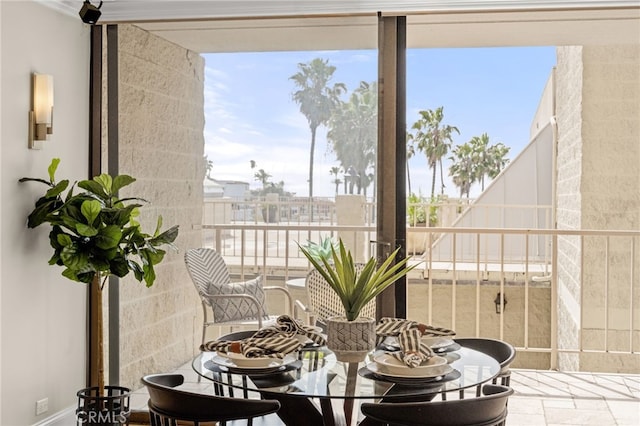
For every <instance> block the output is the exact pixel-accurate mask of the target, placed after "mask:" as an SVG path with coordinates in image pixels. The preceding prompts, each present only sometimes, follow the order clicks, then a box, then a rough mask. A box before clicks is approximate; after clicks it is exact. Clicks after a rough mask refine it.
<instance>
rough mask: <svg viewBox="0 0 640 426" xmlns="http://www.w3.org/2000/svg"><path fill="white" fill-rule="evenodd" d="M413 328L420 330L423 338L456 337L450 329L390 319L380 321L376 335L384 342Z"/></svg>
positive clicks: (400, 319)
mask: <svg viewBox="0 0 640 426" xmlns="http://www.w3.org/2000/svg"><path fill="white" fill-rule="evenodd" d="M413 328H415V329H418V330H419V331H420V333H421V335H422V336H431V337H437V336H455V335H456V332H455V331H453V330H449V329H448V328H442V327H433V326H431V325H426V324H421V323H419V322H417V321H411V320H407V319H402V318H390V317H385V318H382V319H380V321H379V322H378V324H377V325H376V334H377V335H378V340H380V341H382V340H384V338H385V337H387V336H397V335H398V334H400V333H401V332H403V331H405V330H409V329H413Z"/></svg>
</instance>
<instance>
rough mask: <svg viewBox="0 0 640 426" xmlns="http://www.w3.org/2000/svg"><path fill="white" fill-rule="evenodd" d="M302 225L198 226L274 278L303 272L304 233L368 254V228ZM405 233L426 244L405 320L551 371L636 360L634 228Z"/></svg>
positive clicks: (243, 262) (236, 261)
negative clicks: (498, 344)
mask: <svg viewBox="0 0 640 426" xmlns="http://www.w3.org/2000/svg"><path fill="white" fill-rule="evenodd" d="M327 211H329V210H327ZM314 216H315V215H314ZM315 217H316V218H318V216H315ZM302 222H303V221H301V222H300V224H298V223H291V222H285V223H280V222H278V223H264V222H257V221H254V223H246V222H239V223H226V224H205V225H203V226H202V228H203V241H204V242H205V245H206V246H209V247H214V248H216V250H218V251H219V252H220V253H222V255H223V256H224V257H225V260H226V261H227V263H228V264H229V265H230V268H231V270H232V273H235V274H237V275H238V276H240V277H243V278H244V276H245V275H255V274H262V275H264V276H265V279H266V280H268V281H271V282H280V283H284V282H286V281H287V280H289V279H291V278H299V277H304V276H305V275H306V272H307V271H308V269H309V267H310V265H309V263H308V261H307V260H306V258H305V257H304V256H303V255H302V254H301V253H300V251H299V249H298V243H299V244H304V243H306V242H307V240H312V241H319V240H320V238H321V237H325V236H331V237H334V238H337V237H340V238H342V239H343V240H349V241H351V242H352V244H356V246H357V247H356V248H355V252H357V256H360V257H361V258H363V259H364V258H367V257H369V256H372V255H375V253H374V250H375V246H374V244H370V242H371V241H375V240H376V229H375V226H373V225H364V226H338V225H335V224H334V223H333V221H327V222H326V223H314V224H308V223H302ZM407 236H408V239H409V238H411V237H417V238H418V239H420V240H421V241H424V242H425V244H424V247H425V248H426V249H425V250H424V251H423V252H422V253H420V254H414V255H413V256H412V260H411V262H419V263H420V265H419V266H418V267H417V268H416V269H415V270H414V271H413V272H412V274H411V275H410V276H409V280H408V283H409V286H408V296H409V297H408V313H409V314H408V315H409V316H410V318H412V319H416V320H420V321H424V322H427V323H429V324H436V325H440V326H444V327H450V328H452V329H455V330H456V331H457V333H458V335H460V336H484V337H495V338H501V339H505V340H508V341H510V342H512V343H513V344H515V345H516V347H517V348H518V350H519V356H518V358H519V361H520V362H522V366H524V367H528V368H540V369H544V368H556V367H558V360H562V359H563V357H564V358H571V357H579V358H580V361H578V365H589V363H590V362H591V361H589V359H588V357H589V356H590V355H594V356H596V357H597V356H602V355H613V356H619V357H622V358H620V361H619V364H620V365H621V366H622V367H621V368H622V370H621V371H624V368H625V365H627V366H628V365H629V363H631V364H634V363H635V364H636V366H637V362H638V354H639V353H640V302H639V301H638V297H639V295H640V276H639V274H640V272H639V271H640V253H639V251H638V247H640V231H609V230H553V229H524V228H486V227H485V228H479V227H465V228H462V227H408V228H407ZM443 238H446V239H448V243H447V244H438V243H439V242H442V241H443ZM498 294H500V295H502V296H503V297H504V298H505V299H506V302H504V301H502V302H501V303H500V298H499V297H498ZM496 300H498V305H499V306H498V307H500V308H502V313H500V314H497V313H496V306H495V305H496V304H495V303H494V301H496ZM505 303H506V304H505ZM625 357H631V361H629V360H627V358H625ZM594 359H595V358H594ZM561 362H562V361H561ZM593 362H596V363H597V361H593ZM569 363H571V361H569ZM586 368H589V369H590V370H591V371H598V368H597V366H595V367H594V366H592V365H589V367H586ZM607 371H611V366H607Z"/></svg>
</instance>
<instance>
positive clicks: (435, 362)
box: [373, 354, 451, 377]
mask: <svg viewBox="0 0 640 426" xmlns="http://www.w3.org/2000/svg"><path fill="white" fill-rule="evenodd" d="M373 361H374V363H375V364H376V365H378V366H379V367H380V368H379V370H380V371H383V372H387V373H388V374H393V375H397V376H398V377H435V376H442V375H444V374H447V372H448V371H451V367H450V366H449V365H448V363H447V359H446V358H443V357H441V356H437V355H436V356H432V357H431V358H429V359H428V360H427V361H425V362H423V363H422V364H421V365H419V366H417V367H409V366H408V365H406V364H405V363H404V362H402V361H400V360H399V359H397V358H396V357H395V356H393V355H391V354H380V355H377V356H376V357H374V358H373Z"/></svg>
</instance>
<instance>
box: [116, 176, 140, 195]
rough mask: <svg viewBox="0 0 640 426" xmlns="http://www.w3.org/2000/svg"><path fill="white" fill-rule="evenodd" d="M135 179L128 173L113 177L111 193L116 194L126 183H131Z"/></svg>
mask: <svg viewBox="0 0 640 426" xmlns="http://www.w3.org/2000/svg"><path fill="white" fill-rule="evenodd" d="M135 181H136V180H135V178H132V177H131V176H129V175H118V176H116V177H114V178H113V184H112V185H111V194H117V193H118V191H120V189H122V188H124V187H125V186H127V185H131V184H132V183H133V182H135Z"/></svg>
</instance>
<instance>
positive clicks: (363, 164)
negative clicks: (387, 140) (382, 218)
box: [327, 81, 378, 195]
mask: <svg viewBox="0 0 640 426" xmlns="http://www.w3.org/2000/svg"><path fill="white" fill-rule="evenodd" d="M377 121H378V89H377V84H376V83H375V82H373V83H366V82H364V81H361V82H360V86H359V87H358V88H357V89H356V90H354V91H353V93H352V94H351V96H350V97H349V102H341V103H340V105H339V106H338V108H336V110H335V113H334V115H333V116H332V117H331V119H330V120H329V131H328V132H327V140H328V141H329V142H330V145H331V148H332V149H333V151H334V152H335V153H336V157H337V158H338V161H340V164H341V165H342V168H343V169H344V170H348V169H349V167H353V169H354V170H355V172H356V173H357V175H358V176H359V178H358V180H357V182H356V185H357V192H358V194H361V193H362V191H363V190H364V193H365V195H366V192H367V191H366V189H367V187H368V186H369V185H370V184H371V183H372V182H373V180H372V179H369V175H370V174H371V172H372V171H373V169H374V168H375V164H376V147H377V140H378V135H377Z"/></svg>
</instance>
